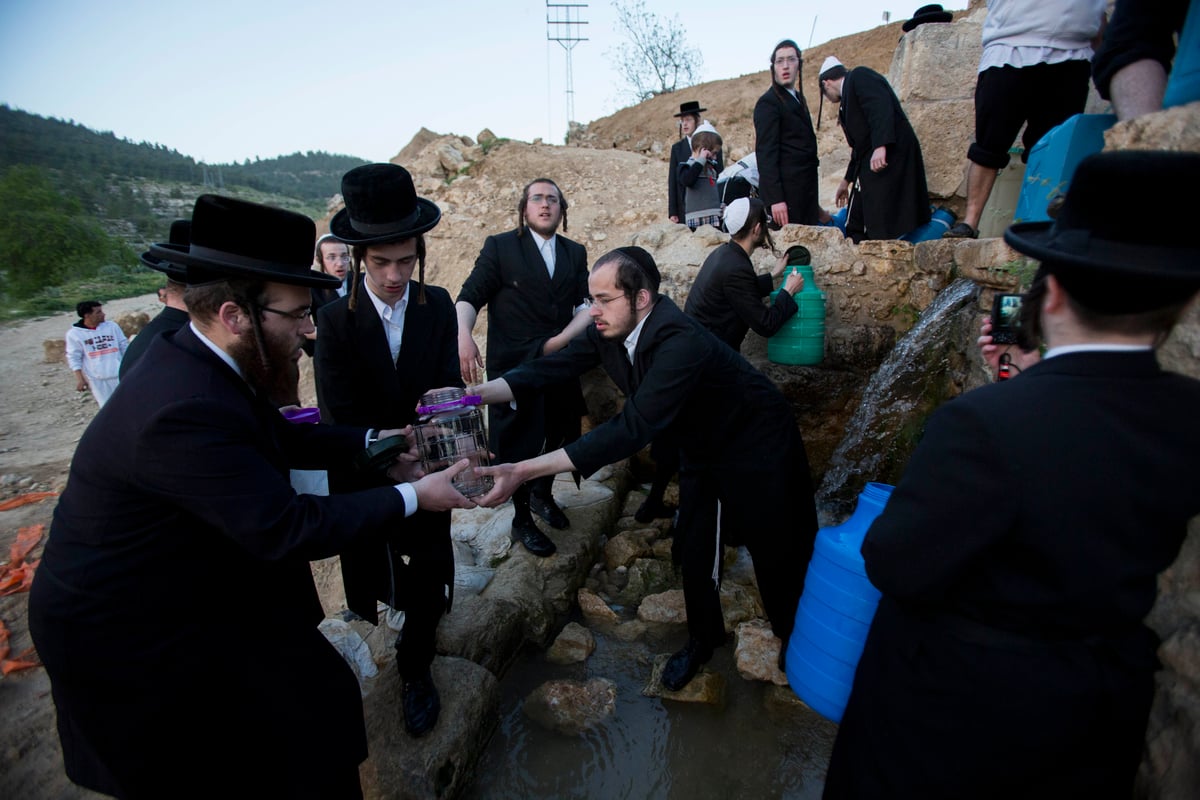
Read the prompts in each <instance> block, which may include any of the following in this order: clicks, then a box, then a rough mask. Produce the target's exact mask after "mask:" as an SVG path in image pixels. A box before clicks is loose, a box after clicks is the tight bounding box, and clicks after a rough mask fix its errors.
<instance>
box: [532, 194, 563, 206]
mask: <svg viewBox="0 0 1200 800" xmlns="http://www.w3.org/2000/svg"><path fill="white" fill-rule="evenodd" d="M529 202H531V203H533V204H534V205H535V206H540V205H541V204H542V203H546V204H548V205H552V206H556V205H558V195H556V194H531V195H529Z"/></svg>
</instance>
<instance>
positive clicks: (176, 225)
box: [141, 219, 192, 283]
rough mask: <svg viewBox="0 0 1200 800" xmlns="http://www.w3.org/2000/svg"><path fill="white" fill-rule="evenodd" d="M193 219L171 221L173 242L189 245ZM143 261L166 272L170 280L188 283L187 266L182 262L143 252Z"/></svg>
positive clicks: (184, 245)
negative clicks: (176, 262)
mask: <svg viewBox="0 0 1200 800" xmlns="http://www.w3.org/2000/svg"><path fill="white" fill-rule="evenodd" d="M191 232H192V221H191V220H190V219H177V220H175V221H174V222H172V223H171V233H170V238H171V244H176V245H182V246H183V247H187V246H188V244H190V243H191ZM141 261H142V263H143V264H145V265H146V266H147V267H149V268H150V269H156V270H158V271H159V272H162V273H165V274H166V276H167V278H168V279H169V280H173V281H176V282H178V283H187V267H185V266H183V265H182V264H175V263H173V262H171V261H167V260H166V259H162V258H155V257H154V256H153V255H151V254H150V253H148V252H146V253H142V256H141Z"/></svg>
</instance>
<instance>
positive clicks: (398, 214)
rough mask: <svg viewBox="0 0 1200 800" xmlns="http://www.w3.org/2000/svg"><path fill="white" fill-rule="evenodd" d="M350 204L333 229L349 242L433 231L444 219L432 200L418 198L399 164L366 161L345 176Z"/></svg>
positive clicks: (334, 221) (345, 194)
mask: <svg viewBox="0 0 1200 800" xmlns="http://www.w3.org/2000/svg"><path fill="white" fill-rule="evenodd" d="M342 197H343V198H344V199H345V201H346V207H345V208H343V209H342V210H341V211H339V212H337V213H336V214H334V215H333V219H331V220H330V221H329V232H330V233H332V234H333V235H334V236H336V237H337V238H338V239H341V240H342V241H343V242H345V243H346V244H382V243H384V242H394V241H399V240H401V239H411V238H412V237H414V236H417V235H419V234H422V233H425V232H426V231H428V230H431V229H432V228H433V227H434V226H435V225H437V224H438V222H439V221H440V220H441V218H442V211H441V209H440V208H438V207H437V204H436V203H434V202H433V201H432V200H426V199H425V198H424V197H417V191H416V189H415V188H414V187H413V180H412V176H411V175H409V174H408V170H406V169H405V168H404V167H402V166H400V165H399V164H364V165H363V166H361V167H355V168H354V169H352V170H350V171H349V172H347V173H346V174H345V175H343V176H342Z"/></svg>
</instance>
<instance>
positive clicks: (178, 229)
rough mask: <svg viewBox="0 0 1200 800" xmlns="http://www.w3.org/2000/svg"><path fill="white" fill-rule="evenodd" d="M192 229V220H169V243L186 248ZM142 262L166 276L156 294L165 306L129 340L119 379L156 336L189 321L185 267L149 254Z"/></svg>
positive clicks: (144, 352)
mask: <svg viewBox="0 0 1200 800" xmlns="http://www.w3.org/2000/svg"><path fill="white" fill-rule="evenodd" d="M191 229H192V221H191V220H190V219H177V220H175V221H174V222H172V223H171V232H170V242H171V244H175V245H181V246H183V247H187V246H188V242H189V237H190V236H191ZM142 263H143V264H145V265H146V266H147V267H150V269H156V270H158V271H159V272H162V273H164V274H165V275H166V276H167V286H166V288H165V289H160V290H159V296H160V297H161V298H162V301H163V302H164V303H165V304H166V307H165V308H163V310H162V311H160V312H158V315H157V316H155V317H154V319H152V320H150V322H148V323H147V324H146V327H144V328H142V329H141V330H140V331H138V335H137V336H135V337H133V339H132V340H131V341H130V342H129V347H127V348H126V349H125V355H123V356H121V369H120V371H119V372H118V373H117V375H118V377H120V378H121V379H124V378H125V373H127V372H129V370H131V369H132V368H133V365H134V364H136V363H137V362H138V361H140V360H141V358H142V356H143V355H145V354H146V351H147V350H148V349H149V348H150V345H151V343H153V342H154V340H155V339H158V338H160V337H162V336H163V334H166V333H173V332H175V331H177V330H179V329H180V328H182V327H183V326H184V325H187V324H188V312H187V303H186V302H185V301H184V299H183V293H184V291H185V290H186V289H187V267H184V266H183V265H182V264H172V263H171V262H170V261H166V260H165V259H161V258H156V257H154V256H152V255H151V254H150V253H143V254H142Z"/></svg>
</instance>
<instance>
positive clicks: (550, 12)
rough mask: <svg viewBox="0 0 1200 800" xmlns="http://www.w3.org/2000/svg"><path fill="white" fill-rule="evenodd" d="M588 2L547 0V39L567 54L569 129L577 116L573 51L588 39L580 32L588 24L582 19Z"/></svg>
mask: <svg viewBox="0 0 1200 800" xmlns="http://www.w3.org/2000/svg"><path fill="white" fill-rule="evenodd" d="M585 8H587V3H551V2H550V1H549V0H546V39H548V40H549V41H551V42H558V43H559V44H560V45H562V48H563V50H565V51H566V54H567V70H566V84H567V129H568V130H570V127H571V122H572V121H573V120H574V118H575V77H574V73H573V69H572V66H571V51H572V50H573V49H575V45H577V44H578V43H579V42H586V41H587V39H585V38H583V37H582V36H580V35H579V34H580V33H581V31H580V26H581V25H587V22H586V21H584V20H583V19H582V14H583V12H582V9H585Z"/></svg>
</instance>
